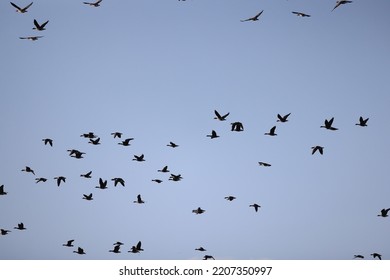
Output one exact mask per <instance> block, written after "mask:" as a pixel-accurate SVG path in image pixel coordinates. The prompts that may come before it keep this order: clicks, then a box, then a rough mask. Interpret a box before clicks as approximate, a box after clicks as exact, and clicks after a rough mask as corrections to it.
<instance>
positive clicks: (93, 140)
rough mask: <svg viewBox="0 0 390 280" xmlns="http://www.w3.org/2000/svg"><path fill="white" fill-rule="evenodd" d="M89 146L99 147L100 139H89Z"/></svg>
mask: <svg viewBox="0 0 390 280" xmlns="http://www.w3.org/2000/svg"><path fill="white" fill-rule="evenodd" d="M88 143H90V144H92V145H100V138H96V139H92V138H91V139H89V142H88Z"/></svg>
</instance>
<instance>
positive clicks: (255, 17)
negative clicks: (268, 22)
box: [241, 10, 264, 22]
mask: <svg viewBox="0 0 390 280" xmlns="http://www.w3.org/2000/svg"><path fill="white" fill-rule="evenodd" d="M263 11H264V10H263ZM263 11H261V12H260V13H258V14H257V15H255V16H254V17H250V18H247V19H242V20H241V22H244V21H257V20H259V16H261V14H262V13H263Z"/></svg>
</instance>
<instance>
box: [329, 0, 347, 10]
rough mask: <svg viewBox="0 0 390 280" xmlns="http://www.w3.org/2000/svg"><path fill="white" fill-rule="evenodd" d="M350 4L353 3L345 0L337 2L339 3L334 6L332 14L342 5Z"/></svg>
mask: <svg viewBox="0 0 390 280" xmlns="http://www.w3.org/2000/svg"><path fill="white" fill-rule="evenodd" d="M348 3H352V1H345V0H341V1H337V2H336V6H334V8H333V10H332V12H333V11H334V9H336V8H337V7H339V6H340V5H344V4H348Z"/></svg>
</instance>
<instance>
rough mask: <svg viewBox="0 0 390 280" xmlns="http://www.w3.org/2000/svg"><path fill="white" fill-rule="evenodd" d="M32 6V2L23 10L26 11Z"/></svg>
mask: <svg viewBox="0 0 390 280" xmlns="http://www.w3.org/2000/svg"><path fill="white" fill-rule="evenodd" d="M32 4H33V2H31V3H30V4H28V5H27V6H26V7H24V8H23V10H27V9H28V8H30V7H31V5H32Z"/></svg>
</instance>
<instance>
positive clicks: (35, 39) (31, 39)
mask: <svg viewBox="0 0 390 280" xmlns="http://www.w3.org/2000/svg"><path fill="white" fill-rule="evenodd" d="M43 37H44V36H27V37H19V39H22V40H30V41H37V40H38V39H40V38H43Z"/></svg>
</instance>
